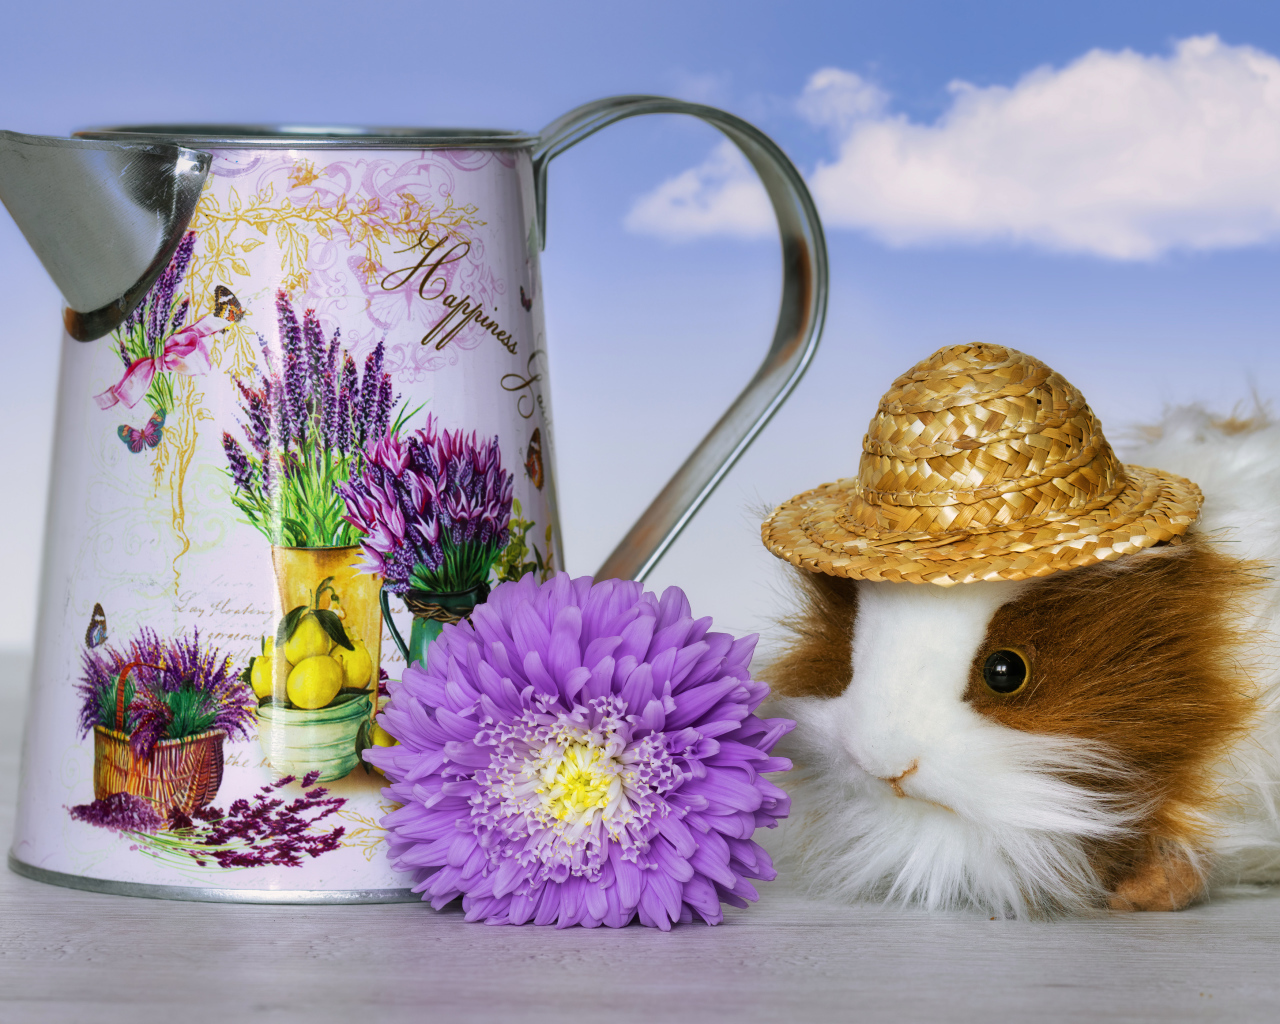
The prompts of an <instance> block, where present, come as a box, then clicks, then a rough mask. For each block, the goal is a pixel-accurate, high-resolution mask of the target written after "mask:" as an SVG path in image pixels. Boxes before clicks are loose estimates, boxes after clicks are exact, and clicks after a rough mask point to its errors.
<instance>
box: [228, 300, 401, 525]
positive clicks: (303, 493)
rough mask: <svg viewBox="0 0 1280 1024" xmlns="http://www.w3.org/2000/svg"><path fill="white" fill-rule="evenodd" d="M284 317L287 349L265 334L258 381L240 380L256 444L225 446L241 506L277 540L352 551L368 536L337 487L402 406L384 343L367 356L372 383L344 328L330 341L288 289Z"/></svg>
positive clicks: (282, 337) (282, 336)
mask: <svg viewBox="0 0 1280 1024" xmlns="http://www.w3.org/2000/svg"><path fill="white" fill-rule="evenodd" d="M276 312H277V316H278V322H279V344H278V345H271V344H269V343H268V342H267V341H266V339H264V338H260V339H259V342H260V345H261V348H262V360H261V362H260V364H259V367H258V368H257V369H256V371H255V373H254V376H253V377H252V378H251V379H249V380H237V381H236V388H237V390H238V391H239V399H240V402H239V404H240V410H241V412H242V413H243V419H242V420H241V422H240V428H241V430H242V431H243V432H244V438H245V440H246V441H247V443H248V448H247V449H246V448H245V447H243V446H241V445H240V444H239V442H238V441H236V440H235V438H232V439H231V443H228V441H227V440H226V439H225V438H224V440H223V451H224V452H225V453H226V456H227V465H228V472H229V474H230V476H231V482H232V487H233V491H232V499H231V500H232V502H233V503H234V504H235V506H236V507H237V508H238V509H240V511H241V512H243V513H244V514H245V516H246V518H247V519H248V520H249V522H250V523H251V524H252V525H253V526H255V527H257V528H258V529H259V530H261V531H262V532H263V533H264V534H265V535H266V536H267V537H268V538H269V539H270V540H271V542H272V543H273V544H282V545H287V546H290V547H344V546H348V545H351V544H354V543H355V542H356V541H357V540H358V539H359V532H358V531H357V530H356V529H355V527H354V526H353V525H352V524H351V523H350V522H349V521H348V520H346V519H345V518H344V516H343V512H344V508H343V504H342V501H341V499H340V498H339V497H338V495H337V492H336V487H337V486H338V485H339V484H342V483H345V482H346V481H347V480H349V479H350V477H351V475H352V474H353V473H359V472H360V471H361V470H362V469H363V466H364V458H365V456H364V451H363V448H364V442H363V439H364V438H365V437H370V436H375V435H376V436H381V435H382V434H385V433H386V432H387V430H388V428H389V426H390V417H391V408H392V406H393V405H394V404H395V402H396V401H397V396H396V395H395V394H394V389H393V386H392V382H391V375H390V374H389V373H387V372H385V370H384V369H383V346H382V343H381V342H379V343H378V345H376V346H375V347H374V349H373V351H372V352H370V353H369V355H368V357H367V358H366V359H365V373H364V377H363V379H362V378H361V375H360V371H359V369H358V364H357V363H356V361H355V359H354V358H353V357H352V355H351V353H350V352H346V351H344V350H343V349H342V347H341V331H340V330H338V329H335V330H334V331H333V334H332V336H331V337H330V338H328V339H326V338H325V333H324V328H323V327H322V326H321V323H320V320H319V319H318V318H317V317H316V314H315V311H314V310H310V309H308V310H305V311H304V312H303V314H302V318H301V321H299V318H298V316H297V314H296V313H295V312H294V309H293V306H292V304H291V303H290V301H289V297H288V295H286V294H285V293H284V292H279V293H277V295H276ZM370 402H372V406H371V408H370ZM370 430H373V431H374V434H372V435H371V434H370V433H369V432H370Z"/></svg>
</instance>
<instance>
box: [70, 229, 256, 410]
mask: <svg viewBox="0 0 1280 1024" xmlns="http://www.w3.org/2000/svg"><path fill="white" fill-rule="evenodd" d="M195 246H196V233H195V232H194V231H188V232H187V233H186V234H185V235H183V237H182V241H181V242H179V243H178V248H177V250H176V251H175V252H174V254H173V257H172V259H170V261H169V265H168V266H167V267H166V268H165V270H164V272H163V273H162V274H161V275H160V277H159V278H158V279H157V281H156V283H155V284H154V285H152V287H151V290H150V291H149V292H147V296H146V298H145V299H143V301H142V303H141V305H139V306H138V307H137V308H136V309H135V310H134V311H133V312H132V313H130V314H129V316H128V317H127V318H126V319H125V321H124V323H123V324H121V325H120V327H119V328H118V329H117V330H116V331H115V333H114V334H113V335H112V337H113V338H114V339H115V342H116V353H117V354H118V355H119V356H120V361H121V362H122V363H123V364H124V375H123V376H122V377H121V378H120V382H119V383H118V384H114V385H112V386H111V387H109V388H107V390H106V391H104V392H102V394H100V395H96V396H95V401H96V402H97V403H98V406H99V408H102V409H110V408H111V407H112V406H114V405H116V404H118V403H119V404H123V405H124V406H126V407H127V408H130V409H131V408H133V407H134V406H135V405H137V404H138V402H140V401H141V400H143V399H144V398H145V399H146V401H147V404H148V405H150V406H151V407H152V408H153V409H154V410H155V411H156V412H157V413H160V414H161V416H162V417H163V414H164V413H165V412H172V411H173V408H174V404H175V403H174V396H173V376H172V375H173V374H175V373H184V374H188V375H193V374H199V373H208V372H209V367H210V361H209V350H208V347H207V345H206V341H205V339H206V338H208V337H209V336H210V335H211V334H216V333H217V332H218V331H221V330H224V329H225V328H227V327H229V326H230V325H231V323H232V322H233V321H232V320H231V319H224V318H223V317H222V316H218V315H216V314H214V313H210V314H207V315H205V316H203V317H201V318H200V319H199V320H197V321H196V322H195V323H193V324H188V323H187V316H188V314H189V312H190V309H191V302H190V300H189V299H188V298H187V297H186V296H185V295H184V294H183V292H182V286H183V279H184V278H185V277H186V274H187V268H188V267H189V266H190V264H191V256H192V253H193V252H194V251H195Z"/></svg>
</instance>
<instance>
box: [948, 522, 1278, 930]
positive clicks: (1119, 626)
mask: <svg viewBox="0 0 1280 1024" xmlns="http://www.w3.org/2000/svg"><path fill="white" fill-rule="evenodd" d="M1262 583H1263V580H1262V579H1261V576H1260V573H1259V567H1258V566H1255V565H1252V564H1249V563H1245V562H1241V561H1238V560H1236V559H1232V558H1229V557H1227V556H1225V555H1223V554H1220V553H1219V552H1217V551H1215V550H1213V549H1212V548H1211V547H1209V546H1208V545H1207V544H1206V543H1205V542H1203V541H1200V540H1192V541H1190V542H1188V543H1186V544H1183V545H1180V546H1178V547H1172V548H1167V549H1162V550H1159V551H1152V552H1149V553H1143V554H1140V555H1130V556H1128V557H1126V558H1122V559H1120V560H1118V561H1115V562H1104V563H1101V564H1099V565H1094V566H1089V567H1088V568H1084V569H1076V570H1072V571H1070V572H1064V573H1058V574H1055V575H1053V576H1048V577H1045V578H1044V579H1042V580H1037V581H1035V582H1034V583H1033V584H1032V585H1031V586H1030V587H1029V588H1028V589H1027V591H1026V592H1025V593H1024V594H1023V595H1022V596H1021V597H1019V598H1018V599H1017V600H1016V601H1012V602H1010V603H1009V604H1007V605H1005V606H1003V607H1002V608H1000V609H998V610H997V611H996V613H995V614H994V615H993V616H992V619H991V623H990V625H989V626H988V629H987V635H986V639H985V641H984V643H983V645H982V646H981V647H980V648H979V650H978V652H977V655H976V656H975V657H974V660H973V665H972V668H971V670H970V679H969V686H968V690H967V691H966V693H965V699H966V700H968V701H969V702H970V703H971V704H972V705H973V706H974V708H975V709H977V710H978V711H980V712H981V713H982V714H984V715H986V716H988V717H989V718H991V719H993V720H995V721H997V722H999V723H1001V724H1002V725H1006V726H1009V727H1010V728H1013V729H1020V730H1024V731H1027V732H1040V733H1050V734H1055V735H1065V736H1076V737H1081V738H1084V739H1089V740H1096V741H1100V742H1102V743H1105V744H1106V745H1107V746H1108V747H1109V748H1110V749H1111V750H1112V751H1113V752H1114V754H1115V755H1116V756H1118V757H1119V758H1120V759H1121V761H1122V762H1123V763H1124V765H1125V766H1126V768H1127V769H1128V772H1129V778H1127V779H1125V780H1124V781H1122V782H1121V781H1118V780H1115V779H1105V778H1100V779H1092V780H1091V779H1082V780H1078V781H1080V782H1081V783H1083V784H1085V785H1091V786H1094V787H1096V788H1099V789H1104V790H1109V791H1118V790H1122V791H1123V792H1124V793H1125V794H1126V795H1128V796H1132V797H1134V798H1135V799H1136V800H1137V801H1139V802H1140V803H1141V804H1142V805H1143V806H1145V807H1146V808H1147V811H1146V814H1145V817H1144V819H1143V820H1142V822H1141V823H1140V824H1139V826H1138V828H1137V833H1136V835H1135V837H1134V838H1132V839H1130V840H1126V841H1119V842H1110V843H1099V844H1098V845H1097V846H1096V847H1095V848H1094V849H1093V850H1092V851H1091V858H1092V860H1093V862H1094V866H1095V868H1096V870H1097V871H1098V874H1099V877H1100V878H1101V879H1102V880H1103V882H1104V884H1105V885H1106V886H1107V888H1108V890H1110V891H1112V892H1115V893H1116V894H1117V896H1118V897H1121V899H1122V902H1125V903H1127V904H1132V905H1134V906H1136V907H1138V909H1143V908H1144V906H1143V905H1150V906H1151V907H1152V909H1155V908H1156V907H1157V906H1163V905H1165V904H1169V905H1170V906H1173V905H1176V906H1177V907H1181V906H1185V905H1186V903H1187V902H1189V901H1190V899H1192V898H1193V897H1194V895H1196V894H1197V893H1198V892H1199V890H1200V887H1201V880H1200V876H1199V874H1198V872H1196V871H1195V868H1194V867H1193V866H1192V864H1191V863H1190V862H1189V861H1187V860H1186V858H1185V857H1181V859H1180V860H1179V858H1178V857H1175V856H1174V855H1173V854H1172V853H1170V852H1169V851H1175V850H1194V849H1197V848H1198V847H1200V846H1202V844H1203V842H1204V839H1205V838H1206V837H1205V834H1204V828H1205V824H1204V820H1203V818H1202V816H1201V814H1200V812H1202V811H1204V810H1206V809H1209V808H1211V806H1212V805H1213V803H1214V801H1215V800H1217V799H1220V796H1219V794H1217V793H1216V792H1215V787H1214V780H1213V778H1212V777H1211V775H1210V772H1209V769H1210V766H1211V765H1212V763H1213V762H1214V760H1215V758H1217V757H1218V756H1220V755H1221V754H1223V753H1224V752H1225V751H1226V749H1227V748H1228V746H1229V745H1230V744H1231V742H1232V741H1233V740H1235V739H1236V738H1238V737H1239V736H1240V735H1241V734H1242V733H1243V732H1244V730H1245V729H1246V728H1247V726H1248V724H1249V722H1250V721H1251V719H1252V717H1253V715H1254V714H1255V710H1256V709H1255V706H1254V697H1253V688H1252V686H1251V684H1250V681H1249V679H1248V678H1247V676H1246V673H1245V670H1244V669H1243V668H1242V667H1241V665H1240V663H1239V654H1240V650H1241V646H1240V645H1241V644H1242V643H1244V642H1246V638H1245V637H1243V636H1242V635H1241V634H1240V628H1239V612H1240V611H1241V606H1242V601H1243V600H1244V599H1245V598H1246V597H1247V596H1248V595H1249V594H1250V593H1251V592H1253V591H1254V590H1255V589H1256V588H1257V587H1258V586H1260V585H1261V584H1262ZM1001 648H1018V649H1020V650H1021V651H1023V653H1024V654H1026V655H1027V656H1028V659H1029V661H1030V664H1031V674H1030V678H1029V679H1028V681H1027V683H1026V685H1025V686H1024V687H1023V688H1022V689H1021V690H1019V691H1018V692H1017V693H1014V694H1009V695H1001V694H998V693H994V692H993V691H992V690H990V689H989V688H988V687H987V685H986V684H985V682H984V681H983V678H982V667H983V664H984V662H985V661H986V659H987V657H988V656H989V655H990V654H991V653H992V652H993V651H997V650H1000V649H1001ZM1175 861H1177V862H1178V863H1180V864H1182V865H1183V867H1177V865H1176V864H1175ZM1175 868H1176V870H1175ZM1188 871H1191V872H1192V874H1194V876H1195V880H1194V885H1193V884H1192V883H1191V882H1190V881H1188V877H1189V876H1188V875H1187V872H1188ZM1161 879H1164V881H1163V882H1162V881H1161ZM1162 885H1163V886H1164V889H1163V890H1161V891H1160V892H1156V891H1155V890H1159V889H1160V887H1161V886H1162ZM1175 890H1177V891H1176V892H1175ZM1126 893H1131V894H1132V895H1122V894H1126Z"/></svg>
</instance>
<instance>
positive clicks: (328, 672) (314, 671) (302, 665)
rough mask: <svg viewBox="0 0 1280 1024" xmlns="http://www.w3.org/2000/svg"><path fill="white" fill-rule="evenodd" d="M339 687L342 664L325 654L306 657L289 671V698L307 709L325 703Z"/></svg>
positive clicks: (340, 685)
mask: <svg viewBox="0 0 1280 1024" xmlns="http://www.w3.org/2000/svg"><path fill="white" fill-rule="evenodd" d="M341 689H342V666H341V665H339V664H338V663H337V662H336V661H334V660H333V659H332V658H330V657H329V656H328V655H327V654H320V655H317V656H316V657H314V658H307V659H306V660H305V661H301V662H299V663H298V664H297V665H295V666H294V668H293V671H292V672H290V673H289V684H288V690H289V700H290V701H291V702H292V703H293V704H295V705H296V706H297V707H300V708H306V709H307V710H309V711H310V710H314V709H315V708H322V707H324V706H325V705H327V704H328V703H329V702H330V701H332V700H333V698H334V697H336V696H338V691H339V690H341Z"/></svg>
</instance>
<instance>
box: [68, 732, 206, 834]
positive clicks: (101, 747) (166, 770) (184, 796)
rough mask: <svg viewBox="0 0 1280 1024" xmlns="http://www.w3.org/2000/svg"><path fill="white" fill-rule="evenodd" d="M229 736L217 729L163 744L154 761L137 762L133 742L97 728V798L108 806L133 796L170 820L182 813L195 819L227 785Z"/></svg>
mask: <svg viewBox="0 0 1280 1024" xmlns="http://www.w3.org/2000/svg"><path fill="white" fill-rule="evenodd" d="M226 737H227V734H226V733H225V732H224V731H223V730H221V729H211V730H209V731H208V732H202V733H200V734H199V735H198V736H188V737H187V738H186V739H181V740H160V742H158V743H157V744H156V745H155V747H154V748H153V749H152V751H151V756H150V757H149V758H145V759H140V758H137V757H135V756H134V753H133V748H132V747H130V746H129V737H128V735H126V734H125V733H123V732H118V731H117V730H115V729H108V728H106V727H105V726H101V725H95V726H94V727H93V795H94V797H95V798H97V799H98V800H105V799H106V798H107V797H109V796H114V795H115V794H116V793H131V794H133V795H134V796H137V797H142V798H143V799H145V800H149V801H151V804H152V806H154V807H155V809H156V813H158V814H160V815H161V816H163V817H167V816H168V815H169V814H170V813H171V812H172V811H174V810H178V811H181V812H182V813H183V814H190V813H191V812H192V811H194V810H195V809H196V808H197V807H203V806H204V805H205V804H207V803H209V802H210V801H211V800H213V798H214V797H215V796H217V794H218V787H219V786H221V785H222V741H223V740H224V739H226Z"/></svg>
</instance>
